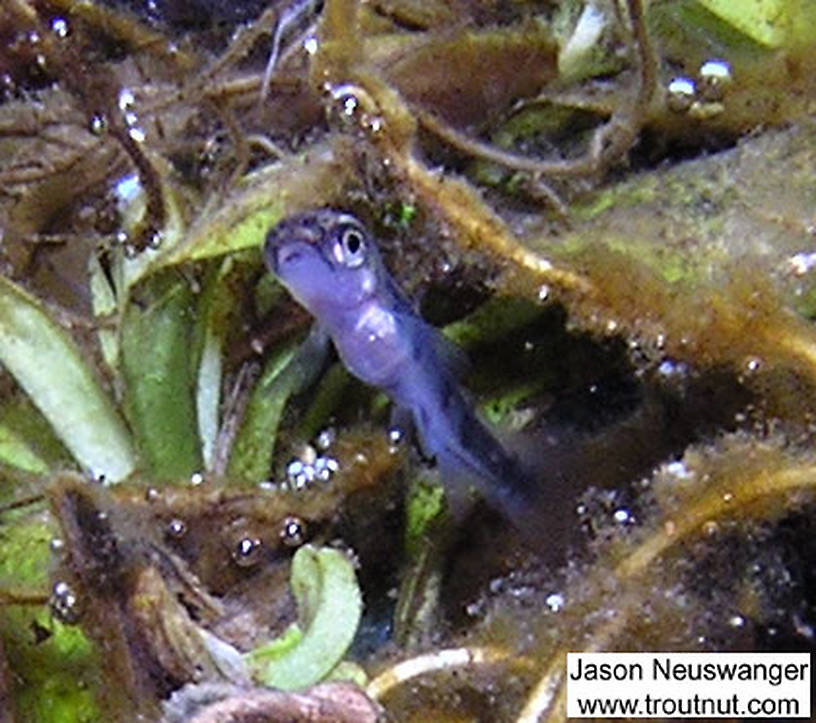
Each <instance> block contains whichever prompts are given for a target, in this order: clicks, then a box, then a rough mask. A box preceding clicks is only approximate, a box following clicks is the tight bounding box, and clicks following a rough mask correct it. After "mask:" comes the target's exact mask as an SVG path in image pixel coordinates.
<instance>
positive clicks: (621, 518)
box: [613, 507, 633, 525]
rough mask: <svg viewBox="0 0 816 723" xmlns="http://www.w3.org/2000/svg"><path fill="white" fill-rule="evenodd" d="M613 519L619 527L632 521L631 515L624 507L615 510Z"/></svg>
mask: <svg viewBox="0 0 816 723" xmlns="http://www.w3.org/2000/svg"><path fill="white" fill-rule="evenodd" d="M613 517H614V518H615V522H617V523H618V524H621V525H625V524H628V523H630V522H632V521H633V519H632V515H631V513H630V512H629V510H627V509H626V508H625V507H621V508H619V509H617V510H615V514H614V515H613Z"/></svg>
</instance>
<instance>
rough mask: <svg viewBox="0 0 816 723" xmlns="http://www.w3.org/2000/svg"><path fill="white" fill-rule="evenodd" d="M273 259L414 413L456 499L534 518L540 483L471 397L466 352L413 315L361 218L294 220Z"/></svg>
mask: <svg viewBox="0 0 816 723" xmlns="http://www.w3.org/2000/svg"><path fill="white" fill-rule="evenodd" d="M264 256H265V259H266V263H267V264H268V266H269V268H270V269H271V270H272V272H273V273H274V274H275V275H276V276H277V277H278V279H280V281H281V282H282V283H283V285H284V286H286V288H287V289H288V290H289V292H290V293H291V294H292V296H294V297H295V299H297V301H298V302H299V303H300V304H302V305H303V306H304V307H305V308H306V309H307V310H308V311H309V312H310V313H311V314H312V315H313V316H314V317H315V318H316V319H317V323H318V324H319V326H320V327H321V328H322V330H323V331H324V332H325V333H327V334H328V335H329V336H330V337H331V340H332V342H333V343H334V346H335V348H336V349H337V353H338V354H339V356H340V359H341V360H342V362H343V364H344V365H345V366H346V368H347V369H348V370H349V371H350V372H351V373H352V374H354V376H356V377H358V378H359V379H361V380H362V381H363V382H365V383H366V384H370V385H372V386H375V387H377V388H379V389H381V390H382V391H384V392H385V393H386V394H387V395H388V396H389V397H390V398H391V400H392V401H393V402H394V404H396V405H397V407H398V408H402V409H405V410H408V411H409V412H410V414H411V417H412V419H413V423H414V426H415V428H416V430H417V433H418V436H419V442H420V445H421V447H422V450H423V452H424V453H425V454H426V455H427V456H429V457H433V458H434V459H435V460H436V464H437V466H438V467H439V469H440V472H441V474H442V479H443V482H444V483H445V484H446V485H449V486H454V489H453V490H452V491H453V493H454V494H461V492H462V489H463V488H462V486H461V484H460V483H464V485H471V484H472V485H474V486H476V487H477V488H478V489H479V490H480V491H481V493H482V494H483V495H484V496H485V497H486V498H487V499H488V500H489V501H490V502H491V503H492V504H493V505H495V506H497V507H498V508H499V509H500V510H502V511H504V512H505V514H507V515H508V516H509V517H510V518H511V519H516V518H518V517H519V516H525V515H527V514H529V512H530V505H531V503H532V502H533V501H534V500H535V499H537V498H538V494H537V493H538V489H537V485H536V484H535V483H534V481H533V480H532V478H531V475H529V474H528V473H527V472H526V471H525V470H524V469H523V468H522V465H521V464H520V463H519V461H518V459H517V458H516V457H515V456H513V455H511V454H509V453H508V452H507V451H506V450H505V449H504V448H503V446H502V445H501V444H500V443H499V441H498V440H497V439H496V438H495V437H494V436H493V434H492V433H491V432H490V431H489V430H488V429H487V427H486V426H485V425H484V424H483V423H482V421H481V420H480V419H479V418H478V417H477V416H476V413H475V412H474V410H473V407H472V405H471V404H470V403H469V402H468V400H467V399H466V397H465V395H464V393H463V392H462V389H461V387H460V386H459V384H458V382H457V379H456V376H457V374H456V372H457V368H458V367H461V366H462V360H461V358H462V356H463V353H462V352H461V350H459V349H458V348H457V347H454V346H453V345H452V344H451V343H450V342H448V341H447V340H446V339H445V338H444V337H443V336H442V335H441V334H440V333H439V331H438V330H437V329H435V328H434V327H432V326H430V325H429V324H427V323H426V322H425V321H423V320H422V319H421V318H420V317H419V315H418V314H417V313H416V312H415V311H414V308H413V307H412V305H411V304H410V302H409V301H408V300H407V298H406V297H405V296H404V294H403V293H402V291H401V290H400V289H399V288H398V287H397V285H396V283H395V282H394V280H393V279H392V277H391V275H390V274H389V273H388V271H387V270H386V268H385V266H384V264H383V262H382V259H381V257H380V254H379V251H378V250H377V245H376V243H375V242H374V240H373V239H372V237H371V235H370V234H369V232H368V230H367V229H366V228H365V226H363V224H362V223H361V222H360V221H359V220H358V219H357V218H355V217H354V216H352V215H351V214H348V213H344V212H342V211H336V210H332V209H319V210H315V211H307V212H305V213H301V214H297V215H295V216H291V217H289V218H286V219H284V220H283V221H281V222H280V223H279V224H278V225H277V226H275V227H273V228H272V229H271V230H270V231H269V234H268V235H267V237H266V244H265V246H264Z"/></svg>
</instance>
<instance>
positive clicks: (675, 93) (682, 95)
mask: <svg viewBox="0 0 816 723" xmlns="http://www.w3.org/2000/svg"><path fill="white" fill-rule="evenodd" d="M666 90H667V92H668V97H667V102H668V104H669V109H670V110H673V111H674V112H675V113H685V112H686V111H687V110H688V109H689V108H691V104H692V103H693V102H694V97H695V95H696V94H697V87H696V86H695V84H694V81H693V80H692V79H691V78H686V77H682V76H681V77H679V78H673V79H672V80H671V81H670V82H669V85H668V87H667V88H666Z"/></svg>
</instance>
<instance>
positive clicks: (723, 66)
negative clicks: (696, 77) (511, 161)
mask: <svg viewBox="0 0 816 723" xmlns="http://www.w3.org/2000/svg"><path fill="white" fill-rule="evenodd" d="M732 80H733V78H732V76H731V66H730V65H729V64H728V62H726V61H725V60H721V59H713V60H707V61H706V62H705V63H703V64H702V65H701V66H700V95H701V96H702V97H703V98H704V99H705V100H708V101H718V100H722V97H723V95H724V94H725V88H726V87H727V86H728V85H729V84H730V83H731V81H732Z"/></svg>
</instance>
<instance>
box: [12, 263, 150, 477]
mask: <svg viewBox="0 0 816 723" xmlns="http://www.w3.org/2000/svg"><path fill="white" fill-rule="evenodd" d="M0 362H2V364H3V365H4V366H5V367H6V369H8V371H9V372H10V373H11V374H12V375H13V376H14V378H15V379H16V380H17V383H18V384H19V385H20V386H21V387H22V388H23V390H24V391H25V392H26V394H27V395H28V397H29V398H30V399H31V401H32V402H33V403H34V404H35V405H36V406H37V408H38V409H39V410H40V411H41V412H42V413H43V415H44V416H45V418H46V419H47V420H48V421H49V423H50V424H51V426H52V428H53V429H54V432H55V433H56V435H57V436H58V437H59V438H60V440H61V441H62V442H63V444H64V445H65V446H66V447H67V449H68V450H69V451H70V452H71V454H72V455H73V457H74V458H75V459H76V460H77V462H78V463H79V464H80V465H81V466H82V467H83V468H84V469H87V470H89V471H90V472H91V474H93V475H94V476H96V477H104V478H105V479H106V480H107V481H109V482H119V481H121V480H123V479H124V478H125V477H127V476H128V475H130V474H131V472H132V471H133V470H134V468H135V465H136V455H135V452H134V449H133V444H132V441H131V436H130V433H129V432H128V430H127V428H126V427H125V425H124V423H123V422H122V420H121V418H120V417H119V415H118V414H117V413H116V410H115V408H114V406H113V404H112V403H111V401H110V399H109V398H108V396H107V394H105V392H104V391H103V390H102V388H101V386H100V385H99V383H98V381H97V380H96V378H95V376H94V374H93V372H92V371H91V368H90V366H89V364H88V363H87V362H86V360H85V359H84V358H83V355H82V354H81V353H80V351H79V349H78V348H77V346H76V344H75V343H74V342H73V341H72V340H71V338H70V337H69V336H68V334H67V333H66V332H65V331H64V330H63V329H62V328H61V327H60V326H59V325H58V324H57V323H56V322H55V321H54V320H53V319H52V318H51V317H50V315H49V314H48V312H47V311H46V310H45V308H44V307H43V306H42V305H41V304H40V302H38V301H37V300H36V299H35V298H34V297H33V296H31V295H30V294H28V293H27V292H25V291H24V290H23V289H21V288H20V287H19V286H17V285H16V284H14V283H13V282H12V281H10V280H8V279H6V278H4V277H0Z"/></svg>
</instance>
